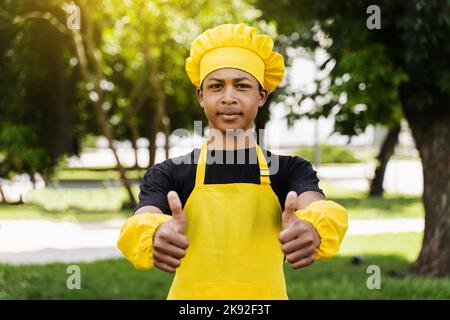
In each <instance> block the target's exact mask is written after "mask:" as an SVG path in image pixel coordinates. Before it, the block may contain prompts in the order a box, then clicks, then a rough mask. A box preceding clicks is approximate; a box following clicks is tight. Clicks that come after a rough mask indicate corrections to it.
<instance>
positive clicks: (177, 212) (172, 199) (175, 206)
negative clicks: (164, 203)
mask: <svg viewBox="0 0 450 320" xmlns="http://www.w3.org/2000/svg"><path fill="white" fill-rule="evenodd" d="M167 200H168V201H169V207H170V210H171V211H172V218H173V219H174V221H175V226H176V229H177V231H178V232H179V233H183V234H184V232H185V230H186V216H185V215H184V212H183V208H182V207H181V201H180V198H179V197H178V194H177V193H176V192H175V191H169V193H168V194H167Z"/></svg>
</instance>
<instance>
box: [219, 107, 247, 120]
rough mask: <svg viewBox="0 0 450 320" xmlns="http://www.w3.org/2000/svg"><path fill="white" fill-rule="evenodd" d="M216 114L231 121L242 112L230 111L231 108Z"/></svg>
mask: <svg viewBox="0 0 450 320" xmlns="http://www.w3.org/2000/svg"><path fill="white" fill-rule="evenodd" d="M217 115H218V116H219V117H221V118H222V119H224V120H226V121H233V120H236V119H238V118H239V117H241V116H242V112H238V111H232V110H224V111H220V112H217Z"/></svg>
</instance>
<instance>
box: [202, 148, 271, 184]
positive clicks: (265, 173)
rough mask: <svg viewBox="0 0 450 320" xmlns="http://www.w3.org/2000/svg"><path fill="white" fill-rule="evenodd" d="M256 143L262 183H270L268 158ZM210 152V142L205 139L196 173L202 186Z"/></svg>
mask: <svg viewBox="0 0 450 320" xmlns="http://www.w3.org/2000/svg"><path fill="white" fill-rule="evenodd" d="M255 145H256V155H257V157H258V165H259V179H260V183H261V184H262V185H263V184H264V185H266V184H270V172H269V166H268V165H267V161H266V158H265V157H264V154H263V152H262V150H261V148H260V147H259V145H258V144H255ZM207 154H208V142H207V141H205V142H204V143H203V145H202V147H201V150H200V156H199V158H198V163H197V172H196V174H195V185H196V186H201V185H204V183H205V172H206V157H207Z"/></svg>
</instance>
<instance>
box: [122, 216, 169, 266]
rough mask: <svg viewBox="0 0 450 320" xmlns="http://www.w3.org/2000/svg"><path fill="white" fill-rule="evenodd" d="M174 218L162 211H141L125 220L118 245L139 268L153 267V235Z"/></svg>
mask: <svg viewBox="0 0 450 320" xmlns="http://www.w3.org/2000/svg"><path fill="white" fill-rule="evenodd" d="M170 219H172V216H169V215H167V214H162V213H139V214H136V215H134V216H132V217H130V218H128V220H127V221H126V222H125V224H124V226H123V227H122V229H121V231H120V236H119V240H118V241H117V247H118V248H119V249H120V251H121V252H122V253H123V255H124V256H125V257H126V258H127V259H128V261H130V262H131V263H132V264H133V266H134V267H135V268H136V269H138V270H148V269H150V268H152V267H153V250H152V249H153V236H154V234H155V231H156V229H157V228H158V227H159V226H160V225H161V224H163V223H165V222H167V221H169V220H170Z"/></svg>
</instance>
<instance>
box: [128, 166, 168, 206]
mask: <svg viewBox="0 0 450 320" xmlns="http://www.w3.org/2000/svg"><path fill="white" fill-rule="evenodd" d="M173 185H174V183H173V175H172V167H171V162H170V161H164V162H161V163H158V164H155V165H154V166H152V167H151V168H150V169H148V170H147V172H146V173H145V175H144V178H143V180H142V183H141V185H140V192H139V204H138V205H137V207H136V209H135V211H136V210H137V209H139V208H141V207H144V206H155V207H157V208H159V209H160V210H161V211H162V212H163V213H165V214H171V210H170V207H169V203H168V201H167V193H168V192H169V191H170V190H174V188H173Z"/></svg>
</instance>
